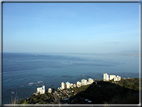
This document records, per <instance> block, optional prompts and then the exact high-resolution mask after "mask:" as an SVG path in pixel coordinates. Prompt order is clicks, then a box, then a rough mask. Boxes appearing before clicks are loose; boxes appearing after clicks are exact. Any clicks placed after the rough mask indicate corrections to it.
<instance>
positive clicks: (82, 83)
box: [58, 78, 94, 90]
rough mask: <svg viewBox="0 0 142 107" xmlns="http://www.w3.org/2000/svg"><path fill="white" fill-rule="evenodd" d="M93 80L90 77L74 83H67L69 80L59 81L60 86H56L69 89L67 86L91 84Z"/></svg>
mask: <svg viewBox="0 0 142 107" xmlns="http://www.w3.org/2000/svg"><path fill="white" fill-rule="evenodd" d="M93 82H94V80H93V79H92V78H89V79H88V81H87V80H85V79H82V80H81V82H79V81H77V83H76V84H73V83H69V82H66V83H64V82H62V83H61V87H60V88H58V89H61V90H63V89H69V88H74V87H81V86H83V85H89V84H92V83H93Z"/></svg>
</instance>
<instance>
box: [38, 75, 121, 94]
mask: <svg viewBox="0 0 142 107" xmlns="http://www.w3.org/2000/svg"><path fill="white" fill-rule="evenodd" d="M109 80H113V81H120V80H121V77H120V76H118V75H117V76H116V75H108V74H107V73H104V74H103V81H109ZM93 82H94V80H93V79H92V78H89V79H88V81H87V80H86V79H82V80H81V82H79V81H77V83H76V84H73V83H70V82H66V83H64V82H62V83H61V87H59V88H58V90H63V89H69V88H74V87H81V86H84V85H89V84H92V83H93ZM96 84H97V83H96ZM36 93H39V94H45V86H44V85H43V86H42V87H39V88H37V92H36ZM48 93H52V89H51V88H49V89H48Z"/></svg>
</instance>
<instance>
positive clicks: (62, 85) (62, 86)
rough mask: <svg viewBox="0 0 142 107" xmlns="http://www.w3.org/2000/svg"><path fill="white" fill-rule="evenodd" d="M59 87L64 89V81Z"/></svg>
mask: <svg viewBox="0 0 142 107" xmlns="http://www.w3.org/2000/svg"><path fill="white" fill-rule="evenodd" d="M61 88H62V90H63V89H65V83H64V82H62V83H61Z"/></svg>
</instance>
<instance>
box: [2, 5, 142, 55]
mask: <svg viewBox="0 0 142 107" xmlns="http://www.w3.org/2000/svg"><path fill="white" fill-rule="evenodd" d="M139 24H140V23H139V3H3V52H20V53H115V52H138V51H139V43H140V28H139V26H140V25H139Z"/></svg>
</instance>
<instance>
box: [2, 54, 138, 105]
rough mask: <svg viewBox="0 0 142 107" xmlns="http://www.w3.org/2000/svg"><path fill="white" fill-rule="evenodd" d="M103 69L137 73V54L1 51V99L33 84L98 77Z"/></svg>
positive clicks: (21, 95) (33, 89)
mask: <svg viewBox="0 0 142 107" xmlns="http://www.w3.org/2000/svg"><path fill="white" fill-rule="evenodd" d="M103 73H108V74H109V75H110V74H112V75H119V76H121V77H122V78H123V77H132V78H136V77H139V57H138V56H127V55H112V54H24V53H23V54H22V53H3V103H4V104H7V103H11V100H12V99H13V98H14V97H15V96H17V97H18V98H19V99H22V98H25V97H26V98H27V97H29V96H30V95H31V94H32V93H33V92H36V88H37V87H41V86H42V85H45V87H46V89H48V88H49V87H56V88H58V87H60V86H61V82H67V81H69V82H72V83H76V82H77V81H81V79H88V78H90V77H91V78H93V79H102V78H103Z"/></svg>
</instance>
